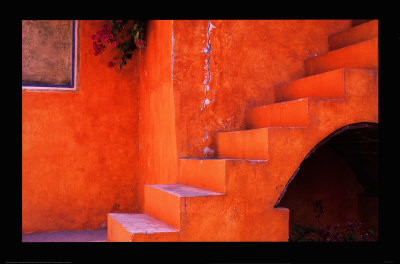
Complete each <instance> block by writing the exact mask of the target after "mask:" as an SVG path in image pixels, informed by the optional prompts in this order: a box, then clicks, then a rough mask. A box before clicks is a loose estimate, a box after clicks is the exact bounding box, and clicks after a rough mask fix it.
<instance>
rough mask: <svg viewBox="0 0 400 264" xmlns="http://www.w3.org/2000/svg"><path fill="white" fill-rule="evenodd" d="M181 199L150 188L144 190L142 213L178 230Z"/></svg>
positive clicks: (146, 187)
mask: <svg viewBox="0 0 400 264" xmlns="http://www.w3.org/2000/svg"><path fill="white" fill-rule="evenodd" d="M180 209H181V199H180V198H179V197H177V196H175V195H171V194H170V193H167V192H164V191H161V190H159V189H157V188H153V187H151V186H145V188H144V210H143V211H144V213H146V214H149V215H152V216H154V217H155V218H157V219H159V220H161V221H163V222H165V223H166V224H168V225H171V226H173V227H175V228H178V229H179V228H180Z"/></svg>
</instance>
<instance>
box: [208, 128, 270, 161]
mask: <svg viewBox="0 0 400 264" xmlns="http://www.w3.org/2000/svg"><path fill="white" fill-rule="evenodd" d="M216 139H217V156H218V158H230V159H254V160H261V159H262V160H268V159H269V152H268V129H256V130H247V131H246V133H243V131H236V132H220V133H216Z"/></svg>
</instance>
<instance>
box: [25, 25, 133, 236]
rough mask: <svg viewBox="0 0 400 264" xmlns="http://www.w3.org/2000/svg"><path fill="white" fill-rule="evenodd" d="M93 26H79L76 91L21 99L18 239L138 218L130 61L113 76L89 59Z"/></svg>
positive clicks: (103, 61)
mask: <svg viewBox="0 0 400 264" xmlns="http://www.w3.org/2000/svg"><path fill="white" fill-rule="evenodd" d="M100 26H101V22H100V21H80V64H79V69H80V71H79V91H78V92H75V93H71V92H63V93H60V92H25V91H24V92H22V232H23V233H40V232H50V231H59V230H79V229H96V228H105V227H106V218H107V213H110V212H135V211H137V207H138V205H137V203H136V199H137V198H136V188H137V179H138V176H139V175H138V111H139V103H138V102H139V101H138V84H139V71H138V64H137V61H138V60H137V59H136V56H138V53H137V54H136V55H134V56H133V59H132V61H131V62H130V63H129V64H128V66H127V67H126V68H125V69H123V70H122V72H120V73H117V72H115V71H114V69H109V68H108V67H107V62H108V61H109V59H110V58H111V56H112V55H113V54H111V52H109V51H106V53H105V54H104V56H98V57H96V56H94V55H93V46H92V40H91V38H90V36H91V35H92V34H95V33H96V31H97V30H98V29H99V27H100Z"/></svg>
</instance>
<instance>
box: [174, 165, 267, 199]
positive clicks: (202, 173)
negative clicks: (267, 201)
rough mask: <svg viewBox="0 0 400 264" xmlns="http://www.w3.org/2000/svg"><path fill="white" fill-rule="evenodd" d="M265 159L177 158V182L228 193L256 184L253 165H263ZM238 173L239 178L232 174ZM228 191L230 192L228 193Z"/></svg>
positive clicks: (241, 190)
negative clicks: (178, 171) (178, 170)
mask: <svg viewBox="0 0 400 264" xmlns="http://www.w3.org/2000/svg"><path fill="white" fill-rule="evenodd" d="M266 163H267V161H266V160H251V159H189V158H187V159H185V158H180V159H179V168H180V175H179V182H180V183H182V184H186V185H191V186H194V187H197V188H204V189H208V190H212V191H215V192H220V193H227V194H230V193H232V192H236V191H240V192H242V193H244V191H245V188H246V187H247V186H243V184H244V183H245V185H250V186H254V185H257V181H256V180H255V177H254V174H257V173H256V172H255V171H254V170H255V168H254V167H260V166H261V167H263V166H264V167H265V166H266ZM236 174H240V175H242V176H240V177H239V178H235V177H234V175H236ZM258 183H259V182H258ZM228 192H230V193H228Z"/></svg>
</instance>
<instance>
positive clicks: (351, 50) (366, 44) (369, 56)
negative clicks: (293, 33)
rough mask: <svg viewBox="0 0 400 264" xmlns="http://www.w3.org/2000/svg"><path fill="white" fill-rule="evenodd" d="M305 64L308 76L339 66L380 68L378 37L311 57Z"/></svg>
mask: <svg viewBox="0 0 400 264" xmlns="http://www.w3.org/2000/svg"><path fill="white" fill-rule="evenodd" d="M304 66H305V71H306V76H310V75H314V74H318V73H323V72H327V71H331V70H335V69H339V68H352V69H378V38H373V39H370V40H366V41H363V42H360V43H357V44H354V45H350V46H347V47H344V48H341V49H337V50H333V51H330V52H328V53H326V54H324V55H320V56H316V57H312V58H309V59H307V60H305V61H304Z"/></svg>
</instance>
